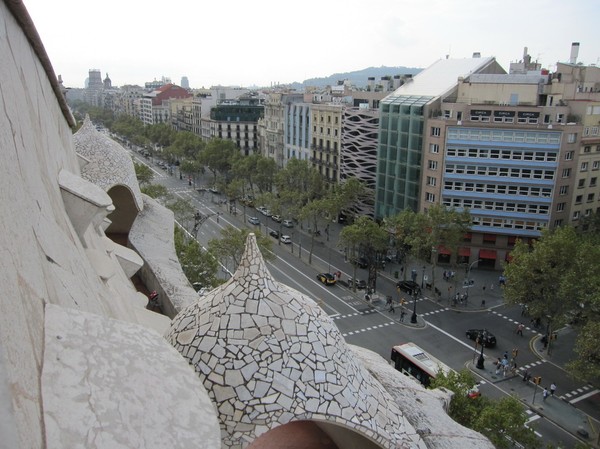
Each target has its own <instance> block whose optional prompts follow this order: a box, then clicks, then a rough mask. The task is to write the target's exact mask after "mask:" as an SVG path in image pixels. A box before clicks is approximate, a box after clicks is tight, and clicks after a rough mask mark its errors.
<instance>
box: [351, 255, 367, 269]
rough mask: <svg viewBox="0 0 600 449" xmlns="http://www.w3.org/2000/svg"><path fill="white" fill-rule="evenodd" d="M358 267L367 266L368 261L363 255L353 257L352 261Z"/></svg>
mask: <svg viewBox="0 0 600 449" xmlns="http://www.w3.org/2000/svg"><path fill="white" fill-rule="evenodd" d="M352 263H354V264H355V265H356V266H358V268H367V267H368V266H369V262H368V261H367V259H366V258H365V257H359V258H358V259H354V260H353V261H352Z"/></svg>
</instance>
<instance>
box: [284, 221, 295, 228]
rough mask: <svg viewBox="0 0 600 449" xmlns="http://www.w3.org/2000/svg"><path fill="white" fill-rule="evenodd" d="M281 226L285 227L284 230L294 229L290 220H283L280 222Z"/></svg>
mask: <svg viewBox="0 0 600 449" xmlns="http://www.w3.org/2000/svg"><path fill="white" fill-rule="evenodd" d="M281 225H282V226H285V227H286V228H293V227H294V223H293V222H292V220H283V221H282V222H281Z"/></svg>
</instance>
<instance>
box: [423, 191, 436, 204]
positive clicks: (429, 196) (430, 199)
mask: <svg viewBox="0 0 600 449" xmlns="http://www.w3.org/2000/svg"><path fill="white" fill-rule="evenodd" d="M425 199H426V200H427V202H429V203H434V202H435V195H434V194H433V193H430V192H427V193H426V194H425Z"/></svg>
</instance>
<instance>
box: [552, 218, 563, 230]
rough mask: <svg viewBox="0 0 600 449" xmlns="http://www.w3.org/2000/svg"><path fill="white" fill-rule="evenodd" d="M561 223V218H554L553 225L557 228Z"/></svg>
mask: <svg viewBox="0 0 600 449" xmlns="http://www.w3.org/2000/svg"><path fill="white" fill-rule="evenodd" d="M562 224H563V221H562V219H559V220H554V227H556V228H558V227H559V226H562Z"/></svg>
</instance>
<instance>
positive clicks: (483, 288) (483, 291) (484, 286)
mask: <svg viewBox="0 0 600 449" xmlns="http://www.w3.org/2000/svg"><path fill="white" fill-rule="evenodd" d="M483 293H484V294H485V285H484V286H483Z"/></svg>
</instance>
